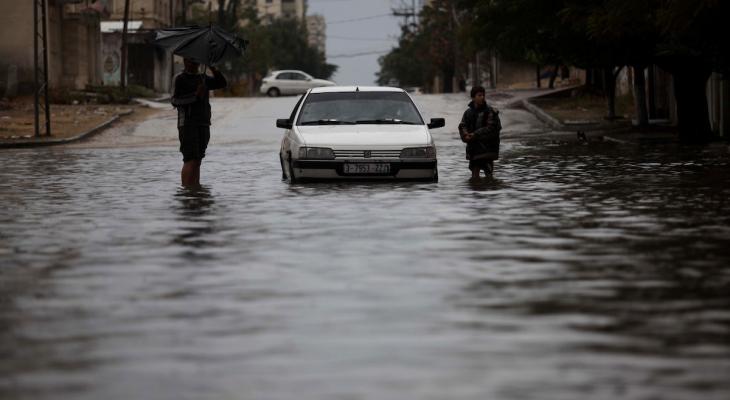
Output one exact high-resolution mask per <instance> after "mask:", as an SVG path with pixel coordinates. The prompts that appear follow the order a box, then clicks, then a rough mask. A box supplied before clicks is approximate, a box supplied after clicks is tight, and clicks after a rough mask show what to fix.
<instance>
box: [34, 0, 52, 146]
mask: <svg viewBox="0 0 730 400" xmlns="http://www.w3.org/2000/svg"><path fill="white" fill-rule="evenodd" d="M39 8H40V10H41V12H40V18H39V15H38V9H39ZM38 25H40V30H39V29H38V28H39V27H38ZM39 47H40V54H39ZM39 58H42V60H39ZM41 63H42V65H41ZM33 67H34V75H35V77H34V91H35V95H34V97H35V106H34V111H35V136H36V137H40V136H41V124H40V114H41V109H43V112H44V118H45V128H46V136H51V109H50V106H49V104H48V36H47V28H46V0H33Z"/></svg>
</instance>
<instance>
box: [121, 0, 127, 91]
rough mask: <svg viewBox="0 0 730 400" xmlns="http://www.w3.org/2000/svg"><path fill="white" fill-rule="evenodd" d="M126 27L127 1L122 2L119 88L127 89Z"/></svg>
mask: <svg viewBox="0 0 730 400" xmlns="http://www.w3.org/2000/svg"><path fill="white" fill-rule="evenodd" d="M127 25H129V0H124V22H123V25H122V68H121V71H120V72H121V76H120V79H119V83H120V87H121V88H122V89H126V88H127Z"/></svg>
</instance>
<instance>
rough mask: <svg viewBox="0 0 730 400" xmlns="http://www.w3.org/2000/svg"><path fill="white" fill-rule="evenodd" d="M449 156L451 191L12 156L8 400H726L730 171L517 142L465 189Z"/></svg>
mask: <svg viewBox="0 0 730 400" xmlns="http://www.w3.org/2000/svg"><path fill="white" fill-rule="evenodd" d="M284 114H286V113H284ZM510 135H513V137H512V139H510ZM454 136H455V133H454V132H453V129H452V130H449V129H446V130H444V131H443V132H440V133H438V134H437V137H436V139H437V144H438V146H439V159H440V161H439V174H440V179H441V180H440V182H439V183H437V184H431V183H408V182H401V183H381V184H378V183H332V184H327V183H311V184H296V185H289V184H287V183H286V182H282V181H281V180H280V171H279V167H278V159H277V155H276V151H277V144H276V142H277V138H273V139H272V140H270V141H269V142H266V143H261V144H255V145H250V144H249V145H246V144H235V143H234V144H230V145H227V146H218V147H216V146H212V147H211V149H210V150H209V153H208V158H207V159H206V162H205V163H204V166H203V181H204V182H205V186H204V187H203V188H202V189H200V190H197V191H193V190H185V189H181V188H179V187H178V186H176V183H177V182H178V179H179V175H178V174H179V166H180V159H179V155H178V154H177V153H176V149H175V148H174V147H169V146H160V147H151V148H150V147H121V148H115V147H106V148H105V147H103V146H97V147H84V146H76V147H67V148H46V149H30V150H6V151H3V152H2V160H3V167H2V169H0V198H1V199H2V207H1V208H0V260H2V266H1V267H0V398H3V399H6V398H7V399H61V398H64V399H65V398H72V399H256V400H259V399H271V400H274V399H276V400H279V399H280V400H289V399H318V400H329V399H332V400H335V399H337V400H339V399H342V400H357V399H378V400H382V399H386V400H387V399H394V400H395V399H398V400H402V399H434V400H437V399H439V400H440V399H474V400H476V399H536V400H537V399H540V400H543V399H556V400H557V399H560V400H571V399H575V400H584V399H594V400H595V399H617V398H621V399H727V398H728V397H730V380H729V379H728V376H730V213H729V212H728V206H730V204H729V203H728V202H730V174H728V171H730V158H729V157H728V153H727V151H726V150H723V149H718V148H711V149H707V148H681V147H675V146H673V145H655V144H654V145H650V146H627V145H616V144H609V143H588V144H582V143H578V142H576V141H572V140H570V141H567V140H566V141H555V140H542V139H540V138H539V135H536V136H534V137H531V138H526V137H524V136H520V135H519V132H512V134H510V133H509V132H508V134H507V135H506V138H505V141H504V143H503V153H502V160H500V162H499V163H498V164H497V171H496V174H495V177H494V178H493V179H484V180H482V181H480V182H470V181H469V180H468V177H469V172H468V170H467V169H466V166H465V161H464V160H463V145H462V144H461V143H460V142H458V141H457V140H456V139H454Z"/></svg>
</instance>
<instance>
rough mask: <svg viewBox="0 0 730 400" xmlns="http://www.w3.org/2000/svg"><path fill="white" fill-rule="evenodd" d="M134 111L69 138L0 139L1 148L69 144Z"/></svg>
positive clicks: (99, 130) (102, 128)
mask: <svg viewBox="0 0 730 400" xmlns="http://www.w3.org/2000/svg"><path fill="white" fill-rule="evenodd" d="M133 112H134V110H127V111H124V112H120V113H119V114H116V115H114V116H113V117H111V118H110V119H108V120H107V121H105V122H102V123H101V124H99V125H97V126H95V127H93V128H91V129H89V130H88V131H86V132H82V133H80V134H78V135H76V136H72V137H69V138H63V139H50V140H43V141H40V140H39V141H35V140H23V141H17V142H11V141H0V149H13V148H16V149H17V148H27V147H44V146H57V145H61V144H68V143H73V142H78V141H81V140H84V139H88V138H90V137H92V136H94V135H96V134H98V133H100V132H102V131H104V130H105V129H107V128H109V127H110V126H111V125H112V124H114V123H115V122H117V121H118V120H119V119H120V118H121V117H124V116H127V115H130V114H132V113H133Z"/></svg>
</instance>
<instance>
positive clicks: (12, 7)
mask: <svg viewBox="0 0 730 400" xmlns="http://www.w3.org/2000/svg"><path fill="white" fill-rule="evenodd" d="M0 7H1V8H2V10H3V12H2V13H0V38H2V39H1V40H0V63H2V64H15V65H18V66H24V67H29V66H31V67H32V65H33V2H32V1H18V0H0Z"/></svg>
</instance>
